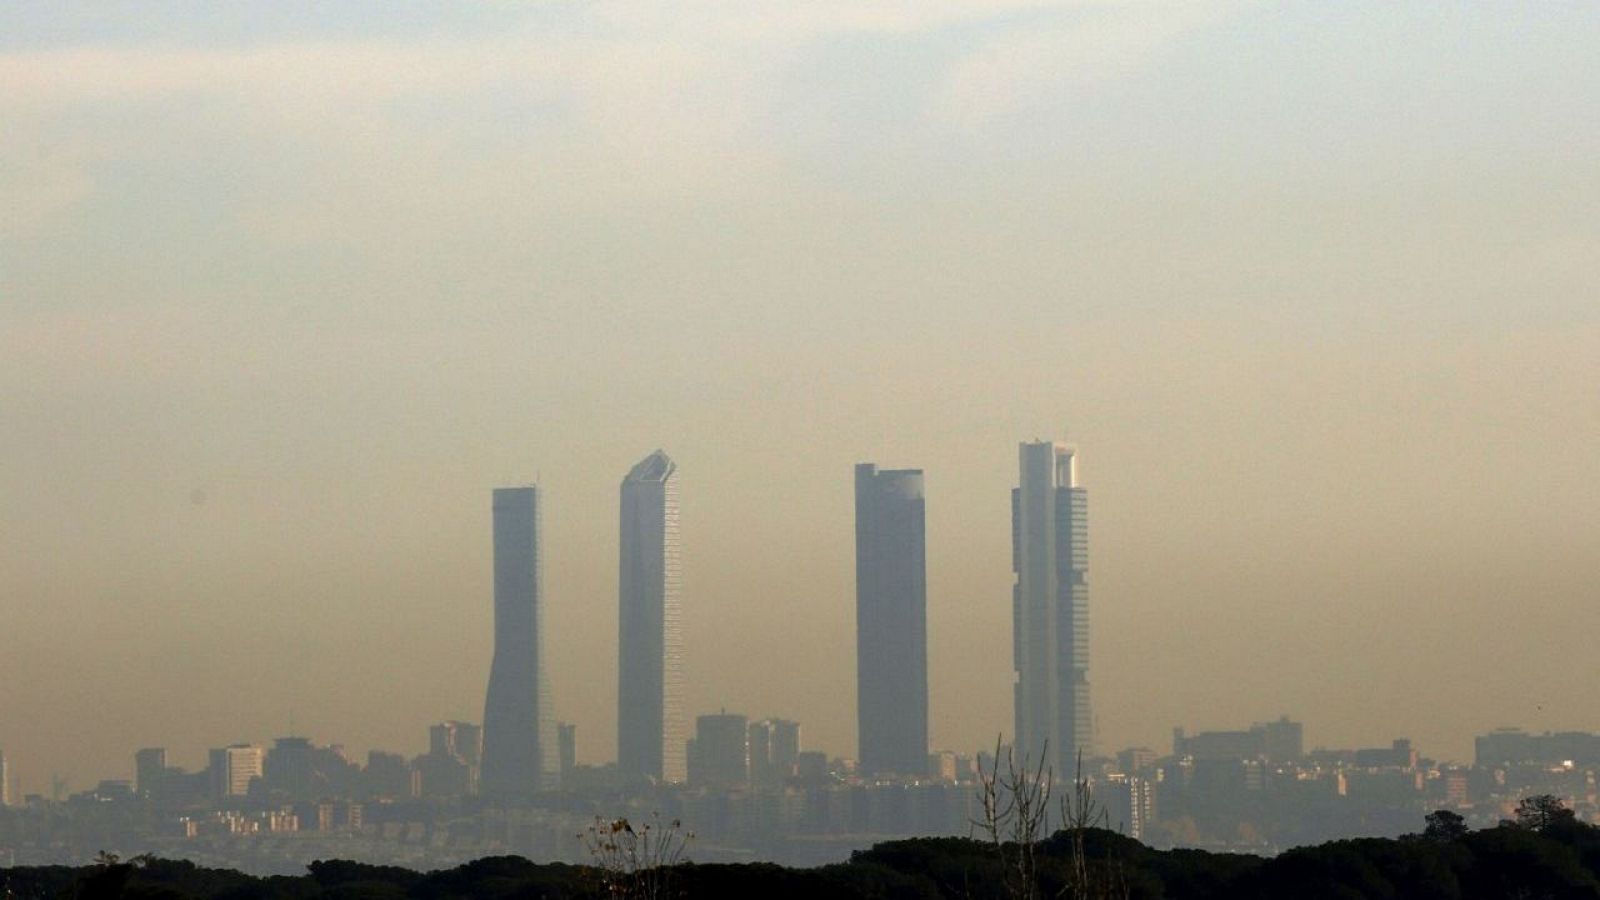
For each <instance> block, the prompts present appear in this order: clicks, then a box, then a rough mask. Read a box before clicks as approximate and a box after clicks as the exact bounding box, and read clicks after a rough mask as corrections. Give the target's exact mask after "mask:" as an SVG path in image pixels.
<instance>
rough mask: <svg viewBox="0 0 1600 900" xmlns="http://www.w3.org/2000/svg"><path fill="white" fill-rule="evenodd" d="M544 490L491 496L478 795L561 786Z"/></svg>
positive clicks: (505, 795)
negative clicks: (548, 656) (489, 619)
mask: <svg viewBox="0 0 1600 900" xmlns="http://www.w3.org/2000/svg"><path fill="white" fill-rule="evenodd" d="M539 506H540V504H539V489H538V488H536V487H520V488H499V489H496V490H495V492H494V662H493V664H492V665H491V667H490V670H489V692H488V699H487V700H486V701H485V703H484V708H483V771H482V775H481V778H480V782H479V784H480V790H481V792H482V793H483V794H484V795H486V796H489V797H498V798H502V799H516V798H524V797H528V796H530V795H532V794H533V793H534V792H536V791H540V790H550V789H552V788H555V787H556V786H557V785H558V782H559V774H560V768H559V762H558V760H557V756H556V753H557V747H556V734H555V717H554V715H553V711H552V709H551V705H550V679H549V676H548V674H547V672H546V661H545V653H544V580H543V569H544V566H543V563H544V560H543V553H542V548H541V542H542V535H541V533H540V532H541V527H540V526H541V524H542V522H541V516H540V508H539Z"/></svg>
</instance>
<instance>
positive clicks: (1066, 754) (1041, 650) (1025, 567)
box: [1011, 441, 1094, 778]
mask: <svg viewBox="0 0 1600 900" xmlns="http://www.w3.org/2000/svg"><path fill="white" fill-rule="evenodd" d="M1019 457H1020V463H1021V478H1020V480H1019V484H1020V486H1019V487H1017V488H1015V489H1014V490H1012V492H1011V566H1012V570H1013V571H1015V572H1016V574H1017V582H1016V586H1015V588H1014V589H1013V594H1012V613H1011V615H1012V635H1013V640H1012V652H1013V655H1014V658H1015V663H1016V673H1017V675H1016V686H1015V690H1016V698H1015V700H1016V715H1017V719H1016V749H1017V753H1018V754H1019V755H1025V758H1026V759H1029V760H1031V761H1033V762H1034V763H1037V761H1038V759H1039V758H1040V756H1041V755H1042V754H1043V752H1044V748H1045V746H1046V745H1048V746H1049V748H1050V756H1051V759H1050V760H1049V761H1048V762H1049V764H1050V765H1051V766H1053V767H1054V769H1055V772H1056V774H1057V775H1058V776H1062V777H1069V778H1070V777H1072V774H1073V772H1074V767H1075V765H1076V762H1077V754H1078V753H1079V752H1080V751H1082V752H1083V753H1084V755H1088V754H1090V753H1091V752H1093V745H1094V736H1093V734H1092V733H1091V730H1092V727H1093V724H1092V723H1093V720H1092V718H1091V717H1090V713H1089V585H1088V581H1087V578H1086V575H1087V567H1088V555H1089V521H1088V514H1089V512H1088V510H1089V507H1088V495H1087V494H1086V493H1085V492H1084V489H1083V488H1081V487H1078V481H1077V467H1076V459H1075V456H1074V450H1073V449H1072V448H1071V447H1068V446H1066V445H1065V444H1055V443H1050V442H1048V441H1042V442H1037V443H1026V444H1023V445H1022V446H1021V450H1020V454H1019Z"/></svg>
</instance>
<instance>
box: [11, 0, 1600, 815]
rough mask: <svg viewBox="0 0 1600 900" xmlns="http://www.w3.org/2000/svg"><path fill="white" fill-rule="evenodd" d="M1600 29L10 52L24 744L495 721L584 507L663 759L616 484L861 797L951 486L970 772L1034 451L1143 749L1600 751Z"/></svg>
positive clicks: (1001, 9) (55, 750)
mask: <svg viewBox="0 0 1600 900" xmlns="http://www.w3.org/2000/svg"><path fill="white" fill-rule="evenodd" d="M1596 46H1600V8H1596V7H1594V6H1589V5H1554V4H1542V5H1539V6H1537V7H1533V6H1526V7H1513V6H1507V7H1487V6H1473V7H1447V6H1439V7H1432V6H1429V7H1423V6H1420V5H1418V6H1413V7H1403V6H1399V5H1394V4H1378V3H1351V4H1339V5H1337V6H1336V7H1332V6H1330V7H1323V6H1315V5H1294V6H1289V7H1279V6H1275V5H1266V4H1254V3H1238V4H1232V3H1217V4H1208V3H1165V2H1106V3H1082V4H1065V5H1058V4H1038V3H1026V2H1015V3H1007V2H978V0H972V2H947V3H941V2H934V3H927V2H924V3H914V4H913V3H889V4H881V5H877V6H874V7H873V8H872V9H870V10H862V9H858V8H857V7H856V6H855V5H853V4H832V3H814V4H806V5H805V6H804V7H803V8H799V9H791V10H781V9H780V8H777V7H772V6H766V7H762V8H759V9H752V8H748V7H744V6H739V5H724V4H719V3H705V4H700V3H689V4H675V5H674V6H673V7H672V9H671V10H670V11H668V10H667V9H666V8H665V7H662V8H660V9H655V8H651V7H646V6H641V5H635V4H609V3H600V4H583V5H578V4H563V3H558V4H550V5H542V6H540V7H538V8H537V9H536V10H529V11H518V10H515V9H513V8H510V7H474V8H463V9H453V10H452V9H435V8H433V7H422V6H416V7H407V8H404V9H403V10H401V11H398V12H397V11H395V10H394V8H393V7H389V6H379V5H364V4H351V5H346V6H342V7H339V8H338V9H337V10H333V11H329V10H321V11H315V10H314V8H313V7H311V6H309V5H298V4H282V5H273V6H271V7H270V8H269V7H266V6H263V7H260V8H254V9H249V10H248V11H240V10H239V9H231V10H223V9H217V8H214V7H212V6H210V5H207V4H191V3H167V4H158V5H154V6H151V5H139V6H134V5H125V6H110V7H105V8H95V9H93V10H89V9H87V8H83V9H74V8H71V7H66V6H62V5H57V4H36V3H22V4H15V5H10V6H8V7H6V8H5V9H3V10H0V122H3V123H4V125H3V127H0V210H5V213H4V214H3V215H0V451H3V453H0V459H3V461H4V464H3V466H0V685H4V687H3V688H0V748H4V751H5V754H6V757H7V759H8V761H9V764H10V766H11V768H12V771H13V773H14V774H15V775H16V777H18V778H19V779H20V780H21V781H22V783H23V786H24V788H25V789H26V790H27V791H30V792H38V791H44V790H46V789H47V787H48V779H49V777H50V776H51V775H52V774H57V773H59V774H60V775H62V776H63V777H65V778H67V779H68V780H69V782H71V783H72V784H73V785H74V786H75V787H78V786H87V784H88V783H89V782H92V781H93V780H94V779H96V778H99V777H104V776H105V775H106V774H107V773H126V772H127V771H128V770H129V769H130V763H131V758H130V752H131V750H132V749H133V748H138V747H144V746H153V745H162V746H169V747H171V748H172V752H173V756H174V759H175V761H176V762H178V763H181V764H183V765H187V766H190V767H196V766H200V765H203V764H204V758H203V754H204V750H205V748H209V747H219V746H222V745H224V744H227V743H230V742H233V741H266V740H268V739H270V738H271V737H273V736H277V735H283V734H291V733H297V734H309V735H313V736H315V737H316V738H318V739H319V740H337V741H340V742H343V743H344V744H346V745H347V746H349V747H350V748H352V749H353V750H365V749H366V748H369V747H385V748H388V747H397V748H412V747H413V746H414V745H417V744H419V743H420V740H421V734H420V732H419V727H418V726H419V723H425V722H432V721H436V720H442V719H451V718H454V719H468V720H478V719H479V718H480V717H481V715H482V713H483V710H484V687H485V680H486V678H487V677H488V673H489V665H490V654H491V648H492V643H493V632H492V617H493V607H492V589H491V572H492V563H491V551H492V545H491V532H490V524H491V520H490V491H491V489H493V488H496V487H503V486H507V485H512V484H520V483H526V482H533V481H537V483H538V484H539V485H540V488H541V495H542V497H543V503H544V510H543V517H544V520H543V521H544V527H545V532H544V551H545V554H546V557H545V567H546V568H545V597H546V627H547V641H548V649H549V654H550V659H549V671H550V678H551V684H552V690H553V703H554V706H555V709H556V713H557V715H558V716H559V717H560V718H561V719H563V720H565V721H568V722H572V723H575V724H576V725H577V726H578V734H579V742H578V752H579V758H580V760H581V761H583V762H591V763H598V762H604V761H607V760H610V759H613V758H614V757H615V746H616V724H617V723H616V700H617V683H616V681H617V628H618V623H617V590H618V585H617V580H618V566H617V555H618V535H617V513H618V510H617V490H618V485H619V483H620V481H621V479H622V478H623V476H624V475H625V474H626V473H627V472H628V471H629V469H630V467H632V466H634V464H635V463H637V462H638V461H639V460H640V459H641V458H644V457H645V456H646V455H647V454H649V453H650V452H651V451H652V450H654V449H656V448H658V447H659V448H663V449H665V450H666V451H667V452H668V453H670V454H671V457H672V459H673V460H674V461H675V462H676V464H677V466H678V469H677V478H678V480H679V491H680V504H681V513H682V514H681V549H682V586H681V596H682V612H683V643H684V654H685V655H684V679H683V687H684V705H685V708H686V710H687V711H688V712H689V714H690V715H693V714H697V713H707V712H714V711H716V710H717V709H720V708H727V709H730V710H738V711H740V712H743V713H748V714H749V715H751V716H754V717H765V716H775V717H785V718H789V719H794V720H798V721H801V722H803V723H804V726H805V728H806V742H807V744H808V745H810V746H815V747H819V748H824V749H827V750H829V751H831V752H833V753H836V754H843V755H849V754H850V753H852V752H854V747H855V743H856V740H855V737H856V734H855V732H856V719H855V708H854V705H853V703H851V702H849V701H850V698H852V697H853V696H854V692H855V633H854V626H855V618H854V609H855V586H854V569H853V564H854V556H853V554H854V540H855V532H854V519H853V507H852V503H853V496H854V495H853V493H852V491H853V482H852V469H853V466H854V465H855V464H857V463H861V462H876V463H879V464H881V465H883V466H885V467H886V468H902V467H905V468H920V469H922V470H924V472H925V478H926V501H927V519H926V523H927V577H928V582H927V633H928V679H929V694H930V703H929V722H928V726H929V738H930V742H931V744H932V746H933V748H937V749H951V750H958V751H961V752H964V753H966V752H971V751H973V750H975V749H977V748H980V747H984V746H990V745H992V743H993V741H994V738H995V735H996V734H997V733H999V732H1010V731H1011V728H1012V697H1011V680H1012V668H1011V666H1012V661H1011V651H1010V647H1011V638H1012V636H1011V627H1012V622H1011V585H1012V573H1011V530H1010V517H1011V511H1010V489H1011V488H1012V487H1013V486H1014V485H1015V484H1016V479H1017V445H1018V443H1019V442H1021V441H1029V440H1036V439H1038V440H1068V441H1071V442H1072V443H1074V444H1075V445H1076V446H1077V448H1078V453H1079V456H1078V467H1079V476H1080V479H1081V482H1082V484H1083V485H1085V486H1086V488H1087V490H1088V492H1089V495H1090V497H1091V498H1092V500H1091V503H1090V509H1091V511H1092V512H1091V518H1090V522H1091V529H1090V537H1089V547H1090V550H1089V555H1090V560H1091V562H1090V566H1089V571H1090V573H1091V574H1090V583H1091V585H1092V601H1091V609H1092V612H1091V620H1092V622H1093V658H1094V669H1093V687H1094V692H1095V693H1094V698H1095V699H1094V708H1095V720H1096V731H1097V734H1098V735H1099V743H1100V744H1101V746H1102V747H1104V748H1107V749H1113V748H1118V747H1123V746H1133V745H1141V744H1142V745H1146V746H1165V744H1166V742H1167V740H1168V735H1169V732H1170V729H1171V727H1172V726H1175V725H1187V726H1193V727H1223V726H1231V725H1238V724H1239V723H1249V722H1254V721H1261V720H1264V719H1267V718H1273V717H1276V716H1277V715H1279V714H1280V713H1287V714H1290V715H1293V716H1294V717H1296V718H1297V719H1299V720H1303V721H1304V722H1305V723H1306V743H1307V745H1308V746H1314V745H1329V746H1333V745H1338V746H1368V745H1376V744H1383V743H1386V742H1388V741H1389V740H1390V739H1391V738H1394V737H1397V736H1406V737H1409V738H1411V739H1412V740H1414V741H1416V742H1417V743H1418V744H1420V745H1424V746H1426V747H1427V748H1428V750H1429V751H1430V752H1431V753H1433V754H1434V755H1437V756H1440V757H1445V758H1459V759H1465V758H1467V757H1468V756H1469V755H1470V753H1471V749H1472V743H1471V739H1472V737H1473V736H1474V735H1476V734H1480V733H1483V732H1485V731H1488V730H1489V729H1492V728H1494V727H1496V726H1500V725H1517V726H1523V727H1527V728H1531V729H1541V730H1542V729H1564V728H1571V729H1590V730H1593V729H1596V728H1597V727H1600V709H1597V708H1596V704H1595V701H1594V699H1593V691H1592V690H1591V689H1590V688H1589V686H1588V685H1587V684H1586V683H1585V682H1584V681H1583V673H1586V672H1587V671H1588V669H1587V665H1588V660H1589V659H1591V658H1592V656H1593V648H1592V635H1593V634H1594V633H1595V629H1596V626H1600V602H1597V601H1600V587H1597V584H1600V582H1597V581H1596V578H1595V575H1594V555H1595V548H1596V547H1600V517H1597V515H1596V510H1597V509H1600V455H1597V453H1596V450H1595V447H1596V438H1597V437H1600V393H1597V392H1596V385H1597V383H1600V303H1597V302H1596V301H1597V297H1600V269H1597V268H1596V267H1595V265H1594V260H1595V259H1596V258H1597V255H1600V164H1597V163H1596V160H1600V119H1597V117H1595V116H1594V114H1593V111H1594V110H1595V109H1596V108H1600V66H1596V65H1595V64H1594V61H1593V52H1594V48H1595V47H1596Z"/></svg>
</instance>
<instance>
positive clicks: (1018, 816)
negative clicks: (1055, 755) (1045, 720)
mask: <svg viewBox="0 0 1600 900" xmlns="http://www.w3.org/2000/svg"><path fill="white" fill-rule="evenodd" d="M1002 749H1004V751H1005V766H1004V769H1002V768H1001V762H1000V758H1001V750H1002ZM1049 756H1050V748H1049V746H1048V745H1046V746H1045V747H1042V748H1040V752H1039V761H1038V763H1037V764H1036V765H1033V766H1031V767H1030V765H1029V762H1028V758H1027V757H1026V755H1024V757H1023V758H1022V760H1021V762H1020V763H1019V762H1018V760H1017V755H1016V752H1015V751H1014V750H1013V749H1012V748H1011V747H1004V748H1002V744H1001V741H1000V738H999V737H996V738H995V742H994V761H993V763H991V765H990V767H989V770H988V771H984V769H983V767H982V766H981V765H980V766H979V767H978V783H979V784H978V800H979V802H980V803H981V804H982V818H981V819H976V820H974V821H973V823H972V824H973V825H974V826H975V827H976V828H977V829H978V830H979V831H981V832H982V833H983V835H984V836H985V837H986V838H987V839H988V841H989V842H990V844H992V845H993V846H994V851H995V856H996V858H997V859H999V861H1000V869H1001V874H1002V876H1003V877H1004V879H1005V888H1006V894H1007V895H1008V896H1010V897H1012V898H1014V900H1035V898H1037V897H1038V896H1039V865H1038V855H1037V853H1038V843H1039V841H1040V839H1041V838H1043V837H1044V836H1045V832H1046V830H1047V829H1048V828H1049V825H1050V823H1049V818H1050V782H1051V781H1052V779H1053V777H1054V772H1053V771H1052V770H1051V769H1050V767H1049V766H1048V765H1047V764H1046V760H1047V759H1048V758H1049Z"/></svg>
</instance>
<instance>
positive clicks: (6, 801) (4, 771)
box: [0, 750, 11, 807]
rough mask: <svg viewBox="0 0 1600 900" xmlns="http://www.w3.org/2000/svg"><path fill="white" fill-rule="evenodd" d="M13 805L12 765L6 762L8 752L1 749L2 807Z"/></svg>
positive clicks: (0, 790)
mask: <svg viewBox="0 0 1600 900" xmlns="http://www.w3.org/2000/svg"><path fill="white" fill-rule="evenodd" d="M10 805H11V766H10V764H8V763H7V762H6V752H5V751H4V750H0V807H5V806H10Z"/></svg>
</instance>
